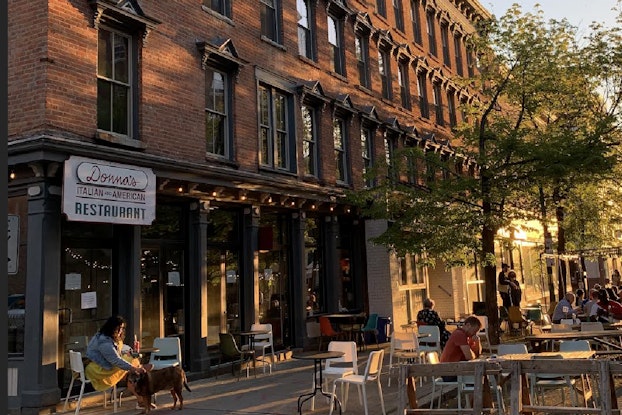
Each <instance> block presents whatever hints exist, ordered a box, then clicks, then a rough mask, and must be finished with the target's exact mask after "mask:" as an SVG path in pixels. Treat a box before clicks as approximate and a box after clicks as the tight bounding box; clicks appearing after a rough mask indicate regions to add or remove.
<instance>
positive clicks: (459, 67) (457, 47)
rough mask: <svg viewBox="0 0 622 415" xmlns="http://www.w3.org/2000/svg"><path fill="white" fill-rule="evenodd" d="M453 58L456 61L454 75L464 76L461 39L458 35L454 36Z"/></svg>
mask: <svg viewBox="0 0 622 415" xmlns="http://www.w3.org/2000/svg"><path fill="white" fill-rule="evenodd" d="M454 54H455V55H454V58H455V61H456V73H457V74H458V75H459V76H463V75H464V67H463V65H464V64H463V61H462V60H463V58H462V38H461V37H460V35H455V36H454Z"/></svg>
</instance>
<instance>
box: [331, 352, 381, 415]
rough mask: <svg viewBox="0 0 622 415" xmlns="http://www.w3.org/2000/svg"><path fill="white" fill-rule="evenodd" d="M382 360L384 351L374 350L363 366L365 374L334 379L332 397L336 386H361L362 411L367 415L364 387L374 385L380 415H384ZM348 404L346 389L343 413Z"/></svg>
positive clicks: (332, 406)
mask: <svg viewBox="0 0 622 415" xmlns="http://www.w3.org/2000/svg"><path fill="white" fill-rule="evenodd" d="M383 360H384V349H380V350H374V351H373V352H371V353H369V357H368V359H367V365H366V366H365V373H363V374H362V375H349V376H346V377H343V378H338V379H335V381H334V382H333V392H332V394H333V396H334V395H335V392H336V390H337V384H338V383H340V384H352V385H357V386H361V388H362V392H363V409H364V410H365V415H369V410H368V408H367V389H366V386H367V384H368V383H375V384H376V385H377V386H378V395H379V397H380V406H381V407H382V415H386V414H387V412H386V410H385V408H384V397H383V396H382V385H381V384H380V374H381V373H382V361H383ZM334 402H335V400H334V399H331V400H330V411H329V412H328V414H329V415H332V414H333V409H334ZM347 403H348V389H347V388H346V393H345V397H344V399H343V401H342V407H343V411H344V412H345V410H346V404H347Z"/></svg>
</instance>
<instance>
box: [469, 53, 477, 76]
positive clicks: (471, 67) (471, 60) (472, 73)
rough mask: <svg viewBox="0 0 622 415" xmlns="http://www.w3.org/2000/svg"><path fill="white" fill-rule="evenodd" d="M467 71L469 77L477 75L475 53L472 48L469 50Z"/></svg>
mask: <svg viewBox="0 0 622 415" xmlns="http://www.w3.org/2000/svg"><path fill="white" fill-rule="evenodd" d="M467 71H468V74H469V78H472V77H474V76H475V55H474V54H473V51H472V50H469V51H467Z"/></svg>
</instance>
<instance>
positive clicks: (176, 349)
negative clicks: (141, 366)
mask: <svg viewBox="0 0 622 415" xmlns="http://www.w3.org/2000/svg"><path fill="white" fill-rule="evenodd" d="M153 348H154V349H159V350H158V351H157V352H153V353H151V356H149V363H151V364H152V365H153V369H154V370H157V369H164V368H165V367H169V366H181V342H180V341H179V337H156V338H155V339H153Z"/></svg>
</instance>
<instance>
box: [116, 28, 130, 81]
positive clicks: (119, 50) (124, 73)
mask: <svg viewBox="0 0 622 415" xmlns="http://www.w3.org/2000/svg"><path fill="white" fill-rule="evenodd" d="M128 52H129V50H128V38H126V37H125V36H120V35H117V34H115V35H114V79H115V80H116V81H119V82H124V83H127V82H128V81H129V79H130V77H129V73H128V71H129V66H128V62H129V57H128Z"/></svg>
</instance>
